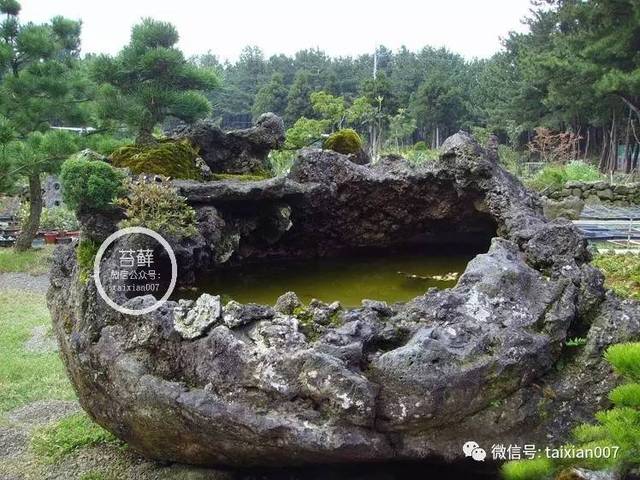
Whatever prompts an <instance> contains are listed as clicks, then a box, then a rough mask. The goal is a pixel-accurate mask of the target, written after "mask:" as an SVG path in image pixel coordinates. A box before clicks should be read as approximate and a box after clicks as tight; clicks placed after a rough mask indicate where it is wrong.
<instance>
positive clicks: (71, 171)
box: [60, 158, 124, 211]
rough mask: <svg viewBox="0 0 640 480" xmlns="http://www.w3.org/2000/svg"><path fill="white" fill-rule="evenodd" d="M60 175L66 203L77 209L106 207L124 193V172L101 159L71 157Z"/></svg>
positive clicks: (101, 208) (100, 208) (102, 208)
mask: <svg viewBox="0 0 640 480" xmlns="http://www.w3.org/2000/svg"><path fill="white" fill-rule="evenodd" d="M60 178H61V181H62V185H63V190H62V191H63V198H64V201H65V203H66V204H67V205H68V206H69V207H70V208H73V209H75V210H76V211H77V210H83V209H92V210H104V209H106V208H108V207H109V206H110V205H111V204H112V202H113V200H114V199H115V198H116V197H117V196H118V195H119V194H120V193H122V190H123V184H122V182H123V178H124V176H123V175H122V174H121V173H120V172H119V171H117V170H116V169H114V168H113V167H112V166H111V165H109V164H108V163H105V162H102V161H99V160H96V161H94V160H83V159H79V158H70V159H68V160H67V161H65V162H64V164H63V165H62V169H61V174H60Z"/></svg>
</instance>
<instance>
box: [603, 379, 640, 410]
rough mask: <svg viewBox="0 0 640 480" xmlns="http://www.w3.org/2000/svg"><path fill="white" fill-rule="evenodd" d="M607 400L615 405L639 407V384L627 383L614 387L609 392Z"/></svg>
mask: <svg viewBox="0 0 640 480" xmlns="http://www.w3.org/2000/svg"><path fill="white" fill-rule="evenodd" d="M609 400H611V402H613V404H614V405H615V406H617V407H631V408H638V407H640V384H639V383H627V384H625V385H620V386H619V387H617V388H614V389H613V390H612V391H611V393H609Z"/></svg>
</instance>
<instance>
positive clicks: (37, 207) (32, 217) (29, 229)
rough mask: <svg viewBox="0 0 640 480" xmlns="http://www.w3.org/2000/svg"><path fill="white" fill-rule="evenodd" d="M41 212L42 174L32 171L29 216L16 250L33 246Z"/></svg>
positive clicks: (21, 250) (20, 250)
mask: <svg viewBox="0 0 640 480" xmlns="http://www.w3.org/2000/svg"><path fill="white" fill-rule="evenodd" d="M41 213H42V185H41V184H40V175H39V174H38V173H32V174H31V175H29V218H28V219H27V223H26V225H24V226H23V228H22V231H21V232H20V235H18V238H17V240H16V245H15V249H16V251H18V252H24V251H25V250H29V249H30V248H31V242H33V239H34V238H35V237H36V234H37V233H38V228H39V227H40V214H41Z"/></svg>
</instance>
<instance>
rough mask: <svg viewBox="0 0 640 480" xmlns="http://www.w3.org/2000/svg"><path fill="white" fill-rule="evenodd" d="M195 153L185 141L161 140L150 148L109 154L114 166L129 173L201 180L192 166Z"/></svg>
mask: <svg viewBox="0 0 640 480" xmlns="http://www.w3.org/2000/svg"><path fill="white" fill-rule="evenodd" d="M197 157H198V150H197V149H196V148H195V147H193V145H191V143H189V141H188V140H178V141H176V140H161V141H159V143H157V144H153V145H126V146H124V147H121V148H119V149H117V150H116V151H115V152H113V153H112V154H111V163H113V165H114V166H115V167H120V168H128V169H129V170H131V173H133V174H135V175H139V174H141V173H154V174H158V175H164V176H166V177H171V178H183V179H189V180H202V172H201V171H200V169H199V168H198V167H197V165H196V162H195V160H196V158H197Z"/></svg>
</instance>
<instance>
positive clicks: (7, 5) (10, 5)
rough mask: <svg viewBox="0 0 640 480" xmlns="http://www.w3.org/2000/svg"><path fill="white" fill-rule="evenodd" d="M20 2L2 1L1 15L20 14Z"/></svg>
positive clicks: (0, 3) (0, 1) (15, 0)
mask: <svg viewBox="0 0 640 480" xmlns="http://www.w3.org/2000/svg"><path fill="white" fill-rule="evenodd" d="M20 8H21V7H20V2H18V1H17V0H0V13H4V14H6V15H12V16H14V17H15V16H16V15H18V14H19V13H20Z"/></svg>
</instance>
